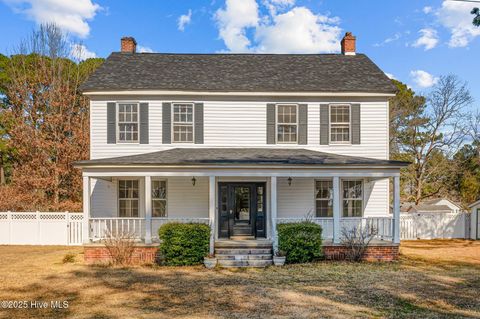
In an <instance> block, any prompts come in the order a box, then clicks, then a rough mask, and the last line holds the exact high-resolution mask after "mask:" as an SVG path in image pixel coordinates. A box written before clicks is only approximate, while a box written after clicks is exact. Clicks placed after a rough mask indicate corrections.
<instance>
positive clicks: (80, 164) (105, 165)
mask: <svg viewBox="0 0 480 319" xmlns="http://www.w3.org/2000/svg"><path fill="white" fill-rule="evenodd" d="M73 166H74V167H75V168H82V169H83V168H106V169H112V168H113V169H115V168H117V169H118V168H169V169H170V168H202V169H210V168H234V169H239V168H240V169H241V168H256V167H261V168H263V169H265V168H299V169H312V168H313V169H331V168H335V169H337V168H339V169H349V168H374V169H400V168H403V167H406V166H408V163H395V164H380V165H373V164H276V165H275V164H261V163H251V164H241V163H235V164H195V165H194V164H150V163H149V164H112V163H93V164H90V163H86V162H76V163H74V164H73Z"/></svg>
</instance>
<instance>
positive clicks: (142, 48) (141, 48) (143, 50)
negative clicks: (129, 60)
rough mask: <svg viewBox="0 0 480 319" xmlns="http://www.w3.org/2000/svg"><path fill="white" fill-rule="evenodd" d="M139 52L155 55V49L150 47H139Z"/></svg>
mask: <svg viewBox="0 0 480 319" xmlns="http://www.w3.org/2000/svg"><path fill="white" fill-rule="evenodd" d="M137 52H139V53H153V52H155V51H153V49H151V48H149V47H144V46H143V45H137Z"/></svg>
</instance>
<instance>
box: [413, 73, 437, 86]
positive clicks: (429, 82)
mask: <svg viewBox="0 0 480 319" xmlns="http://www.w3.org/2000/svg"><path fill="white" fill-rule="evenodd" d="M410 77H411V78H412V80H413V82H415V84H416V85H417V86H418V87H421V88H429V87H432V86H434V85H435V84H437V82H438V78H437V77H434V76H433V75H431V74H430V73H428V72H425V71H423V70H414V71H410Z"/></svg>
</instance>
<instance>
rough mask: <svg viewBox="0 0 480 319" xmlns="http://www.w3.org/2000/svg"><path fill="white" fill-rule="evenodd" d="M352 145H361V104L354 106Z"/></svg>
mask: <svg viewBox="0 0 480 319" xmlns="http://www.w3.org/2000/svg"><path fill="white" fill-rule="evenodd" d="M351 108H352V112H351V113H352V118H351V122H352V144H360V104H358V103H357V104H352V106H351Z"/></svg>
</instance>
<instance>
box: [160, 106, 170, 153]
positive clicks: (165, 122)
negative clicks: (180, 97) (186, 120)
mask: <svg viewBox="0 0 480 319" xmlns="http://www.w3.org/2000/svg"><path fill="white" fill-rule="evenodd" d="M162 143H163V144H171V143H172V103H168V102H164V103H162Z"/></svg>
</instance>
